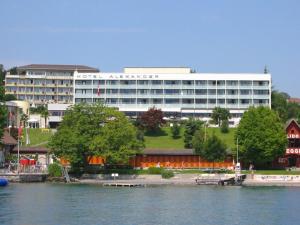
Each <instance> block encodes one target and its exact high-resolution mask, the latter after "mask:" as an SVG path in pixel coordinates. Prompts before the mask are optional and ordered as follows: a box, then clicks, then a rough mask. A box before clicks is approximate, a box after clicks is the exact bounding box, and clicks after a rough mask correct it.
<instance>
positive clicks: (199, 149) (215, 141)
mask: <svg viewBox="0 0 300 225" xmlns="http://www.w3.org/2000/svg"><path fill="white" fill-rule="evenodd" d="M193 145H194V149H195V152H196V154H198V155H200V156H201V157H202V158H204V159H205V160H207V161H209V162H213V163H214V162H219V161H223V160H224V159H225V157H226V145H225V143H224V142H223V141H222V140H221V139H219V138H218V137H217V136H216V135H215V134H214V133H213V134H212V135H210V136H208V137H207V138H206V139H205V137H204V134H203V132H202V131H197V132H196V134H195V136H194V139H193ZM213 167H214V164H213Z"/></svg>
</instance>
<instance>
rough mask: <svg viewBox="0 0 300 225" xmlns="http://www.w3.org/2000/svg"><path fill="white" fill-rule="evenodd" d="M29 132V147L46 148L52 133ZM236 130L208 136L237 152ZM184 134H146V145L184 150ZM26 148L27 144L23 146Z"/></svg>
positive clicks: (166, 131) (165, 130) (209, 130)
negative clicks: (175, 136) (219, 140)
mask: <svg viewBox="0 0 300 225" xmlns="http://www.w3.org/2000/svg"><path fill="white" fill-rule="evenodd" d="M28 130H29V138H30V144H29V145H28V146H46V145H47V142H48V140H49V139H50V137H51V136H52V132H51V131H49V132H43V129H28ZM235 130H236V129H235V128H230V130H229V133H227V134H223V133H221V131H220V129H219V128H211V127H209V128H207V134H208V135H210V134H212V133H215V134H216V135H217V136H218V137H219V138H220V139H222V140H223V141H224V142H225V143H226V145H227V147H228V148H230V149H231V150H235V148H236V147H235V144H234V133H235ZM183 133H184V129H181V135H180V138H178V139H173V138H172V136H171V131H170V127H164V128H162V131H161V132H159V133H155V134H151V133H146V134H145V145H146V148H158V149H184V142H183ZM23 135H24V143H25V140H26V139H25V131H24V133H23ZM23 146H25V144H23Z"/></svg>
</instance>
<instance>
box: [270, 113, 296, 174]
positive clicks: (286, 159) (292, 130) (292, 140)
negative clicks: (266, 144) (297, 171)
mask: <svg viewBox="0 0 300 225" xmlns="http://www.w3.org/2000/svg"><path fill="white" fill-rule="evenodd" d="M285 129H286V134H287V139H288V146H287V148H286V149H285V155H284V156H283V157H279V158H278V159H277V160H276V162H275V163H274V164H275V165H274V166H275V167H280V168H286V167H299V168H300V126H299V124H298V123H297V121H296V120H294V119H291V120H289V121H288V122H287V125H286V128H285Z"/></svg>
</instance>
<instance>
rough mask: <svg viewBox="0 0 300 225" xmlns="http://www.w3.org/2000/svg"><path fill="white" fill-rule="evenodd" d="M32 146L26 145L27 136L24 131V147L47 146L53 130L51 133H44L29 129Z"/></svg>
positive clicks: (40, 130) (39, 130)
mask: <svg viewBox="0 0 300 225" xmlns="http://www.w3.org/2000/svg"><path fill="white" fill-rule="evenodd" d="M28 131H29V132H28V133H29V140H30V144H29V145H25V140H26V135H25V130H23V137H24V138H23V146H43V147H44V146H46V145H47V142H48V141H49V139H50V137H51V136H52V132H51V130H49V132H42V129H33V128H30V129H28Z"/></svg>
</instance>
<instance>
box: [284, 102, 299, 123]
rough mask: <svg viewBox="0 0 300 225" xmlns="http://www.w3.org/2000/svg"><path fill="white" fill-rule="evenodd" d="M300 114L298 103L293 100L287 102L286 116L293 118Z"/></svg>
mask: <svg viewBox="0 0 300 225" xmlns="http://www.w3.org/2000/svg"><path fill="white" fill-rule="evenodd" d="M299 116H300V105H299V104H298V103H295V102H288V103H287V118H288V119H294V118H299Z"/></svg>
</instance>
